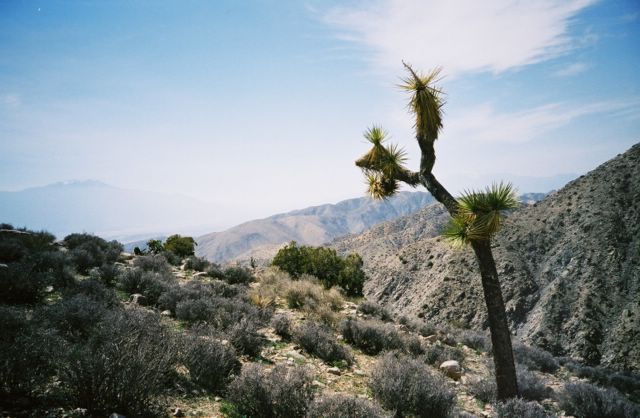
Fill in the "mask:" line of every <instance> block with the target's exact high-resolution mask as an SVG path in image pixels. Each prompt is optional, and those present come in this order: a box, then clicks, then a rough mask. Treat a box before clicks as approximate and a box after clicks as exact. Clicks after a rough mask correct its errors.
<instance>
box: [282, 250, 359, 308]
mask: <svg viewBox="0 0 640 418" xmlns="http://www.w3.org/2000/svg"><path fill="white" fill-rule="evenodd" d="M271 264H272V265H274V266H276V267H278V268H280V269H281V270H283V271H286V272H287V273H289V274H290V275H291V277H293V278H294V279H297V278H299V277H300V276H301V275H303V274H310V275H312V276H315V277H317V278H318V279H319V280H320V281H321V282H322V284H323V285H324V286H325V287H326V288H329V287H331V286H340V287H341V288H342V289H344V291H345V292H346V294H347V295H349V296H362V286H363V284H364V280H365V275H364V272H363V271H362V258H360V256H359V255H357V254H350V255H348V256H347V257H340V256H338V255H337V253H336V251H335V250H334V249H332V248H326V247H309V246H304V245H303V246H298V245H297V244H296V242H295V241H292V242H291V243H289V244H288V245H286V246H285V247H284V248H281V249H280V250H279V251H278V253H277V254H276V256H275V257H274V258H273V261H272V262H271Z"/></svg>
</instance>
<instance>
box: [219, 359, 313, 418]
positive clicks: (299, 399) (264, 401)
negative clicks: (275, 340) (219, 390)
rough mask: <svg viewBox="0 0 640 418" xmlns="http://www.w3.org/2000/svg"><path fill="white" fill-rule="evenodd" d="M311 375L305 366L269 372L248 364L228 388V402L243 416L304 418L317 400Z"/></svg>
mask: <svg viewBox="0 0 640 418" xmlns="http://www.w3.org/2000/svg"><path fill="white" fill-rule="evenodd" d="M311 380H312V378H311V375H310V374H309V372H307V371H306V370H305V369H303V368H301V367H291V368H288V367H286V366H284V365H277V366H275V367H274V368H273V369H271V370H268V369H267V368H266V367H263V366H260V365H258V364H255V363H248V364H245V365H244V367H243V368H242V371H241V372H240V375H239V376H238V377H236V378H235V379H234V380H233V381H232V382H231V384H230V385H229V387H228V391H227V393H228V396H227V398H228V400H229V401H230V402H231V403H232V404H233V405H234V406H235V409H236V411H237V413H238V414H240V415H241V416H242V415H243V416H250V417H255V418H288V417H291V418H296V417H304V416H305V414H306V412H307V408H308V405H309V403H310V402H311V399H312V398H313V391H312V388H311Z"/></svg>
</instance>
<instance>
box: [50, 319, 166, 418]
mask: <svg viewBox="0 0 640 418" xmlns="http://www.w3.org/2000/svg"><path fill="white" fill-rule="evenodd" d="M177 360H178V354H177V349H176V344H175V340H174V338H173V335H172V334H171V333H170V332H169V330H168V329H167V328H165V327H164V326H163V325H162V324H161V323H160V317H159V316H158V315H151V314H147V313H144V312H142V311H140V310H136V309H133V310H127V311H121V312H113V313H111V314H110V315H109V316H107V317H106V318H105V319H104V320H103V321H102V322H101V323H100V324H99V326H97V327H96V332H95V333H94V334H92V335H91V337H90V338H89V339H88V340H87V341H86V343H84V344H76V345H74V346H73V347H72V349H71V350H70V352H69V353H68V355H67V356H66V359H65V361H64V363H63V366H62V367H61V373H60V380H61V381H62V384H63V387H65V388H66V390H67V391H68V395H69V397H70V401H71V402H72V404H73V405H74V406H78V407H81V408H86V409H87V410H88V411H89V413H90V414H91V415H92V416H107V415H109V414H110V413H111V412H113V411H118V413H120V414H124V415H126V416H160V415H163V414H164V412H165V411H164V405H163V401H162V398H161V397H160V395H162V393H163V392H164V389H165V388H166V386H167V384H168V382H169V380H170V378H171V376H172V375H173V374H174V372H175V366H176V364H177Z"/></svg>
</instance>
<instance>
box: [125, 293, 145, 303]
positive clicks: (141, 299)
mask: <svg viewBox="0 0 640 418" xmlns="http://www.w3.org/2000/svg"><path fill="white" fill-rule="evenodd" d="M146 301H147V298H146V297H145V296H144V295H141V294H140V293H134V294H133V295H131V296H129V302H131V303H133V304H136V305H144V304H145V303H146Z"/></svg>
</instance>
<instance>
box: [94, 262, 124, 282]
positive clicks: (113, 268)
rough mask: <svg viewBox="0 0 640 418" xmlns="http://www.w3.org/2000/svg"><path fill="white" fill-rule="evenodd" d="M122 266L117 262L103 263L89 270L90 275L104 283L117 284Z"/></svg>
mask: <svg viewBox="0 0 640 418" xmlns="http://www.w3.org/2000/svg"><path fill="white" fill-rule="evenodd" d="M120 271H121V268H120V267H119V266H117V265H115V264H103V265H102V266H100V267H94V268H92V269H91V270H89V277H90V278H92V279H94V280H97V281H99V282H101V283H103V284H104V285H105V286H115V284H116V283H117V281H118V276H119V275H120Z"/></svg>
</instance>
